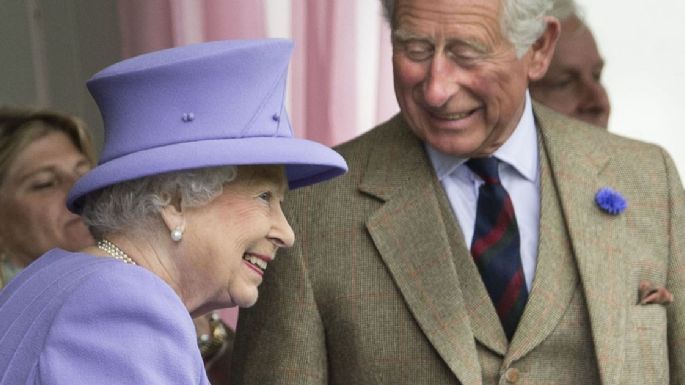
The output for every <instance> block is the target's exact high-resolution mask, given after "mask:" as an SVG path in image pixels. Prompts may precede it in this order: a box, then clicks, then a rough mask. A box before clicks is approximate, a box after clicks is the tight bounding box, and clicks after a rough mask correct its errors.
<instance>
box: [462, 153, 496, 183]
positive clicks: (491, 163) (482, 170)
mask: <svg viewBox="0 0 685 385" xmlns="http://www.w3.org/2000/svg"><path fill="white" fill-rule="evenodd" d="M498 164H499V160H497V158H495V157H487V158H472V159H469V160H468V161H467V162H466V165H467V166H468V167H469V168H470V169H471V171H473V172H474V173H475V174H476V175H478V176H479V177H480V179H482V180H483V182H485V184H499V183H500V181H499V172H498V170H497V165H498Z"/></svg>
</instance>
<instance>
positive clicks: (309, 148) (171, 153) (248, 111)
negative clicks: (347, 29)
mask: <svg viewBox="0 0 685 385" xmlns="http://www.w3.org/2000/svg"><path fill="white" fill-rule="evenodd" d="M291 51H292V43H291V42H290V41H288V40H282V39H267V40H233V41H217V42H210V43H202V44H193V45H188V46H185V47H179V48H171V49H166V50H162V51H158V52H152V53H149V54H145V55H140V56H137V57H134V58H131V59H127V60H124V61H121V62H119V63H116V64H114V65H112V66H109V67H107V68H105V69H104V70H102V71H100V72H98V73H97V74H95V75H94V76H93V77H92V78H91V79H90V80H89V81H88V83H87V85H88V89H89V90H90V93H91V94H92V95H93V98H94V99H95V101H96V103H97V105H98V107H99V108H100V112H101V114H102V119H103V121H104V125H105V145H104V148H103V150H102V154H101V156H100V161H99V163H98V165H97V167H95V168H94V169H92V170H91V171H90V172H88V173H87V174H86V175H84V176H83V177H81V179H79V180H78V181H77V182H76V184H75V185H74V187H73V188H72V189H71V191H70V192H69V196H68V198H67V206H68V207H69V209H70V210H71V211H73V212H76V213H79V212H80V211H81V205H82V198H83V197H84V196H85V195H87V194H88V193H90V192H93V191H95V190H98V189H101V188H103V187H106V186H110V185H112V184H116V183H119V182H123V181H127V180H131V179H136V178H140V177H145V176H150V175H156V174H161V173H166V172H171V171H178V170H187V169H194V168H202V167H213V166H224V165H254V164H278V165H284V166H285V169H286V175H287V178H288V184H289V186H290V188H291V189H293V188H297V187H301V186H306V185H310V184H313V183H317V182H320V181H324V180H327V179H330V178H333V177H335V176H338V175H341V174H343V173H345V171H347V165H346V163H345V161H344V160H343V158H342V157H341V156H340V155H339V154H338V153H337V152H335V151H333V150H331V149H330V148H328V147H326V146H324V145H322V144H319V143H316V142H312V141H309V140H305V139H298V138H295V137H293V134H292V129H291V127H290V122H289V121H288V117H287V115H286V111H285V105H284V103H283V98H284V95H285V81H286V77H287V73H288V60H289V59H290V53H291Z"/></svg>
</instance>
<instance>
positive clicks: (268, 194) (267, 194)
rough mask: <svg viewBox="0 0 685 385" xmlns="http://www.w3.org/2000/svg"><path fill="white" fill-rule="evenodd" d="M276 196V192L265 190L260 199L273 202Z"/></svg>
mask: <svg viewBox="0 0 685 385" xmlns="http://www.w3.org/2000/svg"><path fill="white" fill-rule="evenodd" d="M273 197H274V194H273V193H272V192H271V191H265V192H263V193H261V194H259V199H261V200H263V201H265V202H271V199H272V198H273Z"/></svg>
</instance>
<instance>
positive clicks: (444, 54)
mask: <svg viewBox="0 0 685 385" xmlns="http://www.w3.org/2000/svg"><path fill="white" fill-rule="evenodd" d="M500 15H501V10H500V2H499V0H430V1H426V0H399V1H398V2H397V6H396V10H395V15H394V18H393V20H394V25H393V27H394V28H393V66H394V76H395V93H396V95H397V100H398V102H399V105H400V107H401V109H402V112H403V114H404V116H405V118H406V119H407V121H408V123H409V126H410V127H411V128H412V130H413V131H414V132H415V133H416V135H417V136H419V137H420V138H421V139H423V140H424V141H425V142H427V143H429V144H430V145H431V146H433V147H434V148H436V149H437V150H439V151H441V152H443V153H445V154H451V155H456V156H459V157H480V156H487V155H490V154H492V153H493V152H494V151H495V150H497V148H499V147H500V146H501V145H502V144H503V143H504V142H505V141H506V140H507V139H508V138H509V136H510V135H511V133H512V132H513V131H514V129H515V128H516V126H517V124H518V121H519V119H520V117H521V114H522V112H523V108H524V104H525V91H526V88H527V86H528V80H529V76H530V72H531V65H532V64H531V63H532V61H533V60H536V59H534V55H533V54H532V51H531V50H528V51H527V52H526V54H525V55H524V56H523V57H522V58H520V59H519V58H517V57H516V53H515V50H514V46H513V45H512V44H511V43H510V42H509V41H508V40H507V39H506V38H505V37H504V35H503V32H502V30H501V28H500ZM552 44H553V43H552ZM543 73H544V71H543ZM541 75H542V74H540V76H541Z"/></svg>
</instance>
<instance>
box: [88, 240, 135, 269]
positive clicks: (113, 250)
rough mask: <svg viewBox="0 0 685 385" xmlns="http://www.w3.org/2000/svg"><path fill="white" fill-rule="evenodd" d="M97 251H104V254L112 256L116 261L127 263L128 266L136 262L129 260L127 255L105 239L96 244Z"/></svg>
mask: <svg viewBox="0 0 685 385" xmlns="http://www.w3.org/2000/svg"><path fill="white" fill-rule="evenodd" d="M97 246H98V249H100V250H102V251H104V252H105V253H107V254H109V255H110V256H112V257H113V258H114V259H118V260H120V261H122V262H124V263H128V264H130V265H135V264H136V262H135V261H134V260H133V259H131V257H129V256H128V254H126V253H124V252H123V251H122V250H121V249H120V248H118V247H117V245H115V244H114V243H112V242H110V241H108V240H106V239H104V238H103V239H101V240H99V241H98V243H97Z"/></svg>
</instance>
